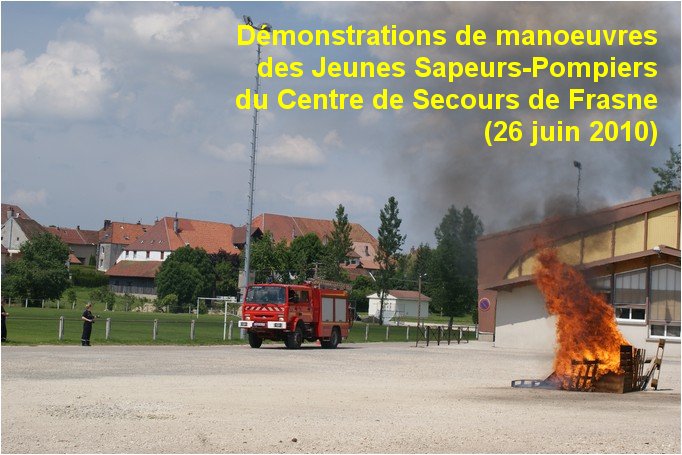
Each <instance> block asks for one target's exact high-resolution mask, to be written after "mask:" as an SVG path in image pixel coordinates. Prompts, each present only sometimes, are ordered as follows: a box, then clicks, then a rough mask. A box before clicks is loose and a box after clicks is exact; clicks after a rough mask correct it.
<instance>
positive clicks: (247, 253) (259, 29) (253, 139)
mask: <svg viewBox="0 0 682 455" xmlns="http://www.w3.org/2000/svg"><path fill="white" fill-rule="evenodd" d="M243 19H244V23H245V24H246V25H248V26H250V27H252V28H253V29H254V30H256V34H258V33H260V32H262V31H265V32H268V33H269V32H271V31H272V26H271V25H270V24H268V23H267V22H263V23H262V24H260V25H257V26H256V25H253V22H252V21H251V18H250V17H249V16H243ZM256 41H258V40H256ZM257 44H258V47H257V59H256V89H255V90H254V93H255V96H254V99H256V98H257V97H258V92H259V90H260V74H259V73H258V67H259V66H260V61H261V58H260V53H261V50H260V43H259V42H257ZM251 133H252V136H251V167H250V170H249V172H250V174H249V209H248V219H247V220H246V246H245V247H244V249H245V257H244V284H245V286H246V285H248V284H249V278H250V272H251V270H250V269H251V223H252V220H253V184H254V178H255V176H256V142H257V139H258V108H257V107H256V103H255V102H254V103H253V128H252V129H251ZM244 295H246V294H244Z"/></svg>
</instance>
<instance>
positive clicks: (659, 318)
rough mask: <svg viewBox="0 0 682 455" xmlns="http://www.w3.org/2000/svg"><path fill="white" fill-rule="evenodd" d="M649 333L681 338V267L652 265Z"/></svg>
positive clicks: (656, 335) (654, 335) (657, 335)
mask: <svg viewBox="0 0 682 455" xmlns="http://www.w3.org/2000/svg"><path fill="white" fill-rule="evenodd" d="M649 323H650V327H649V335H650V336H652V337H665V338H680V268H679V267H675V266H673V265H660V266H655V267H651V289H650V294H649Z"/></svg>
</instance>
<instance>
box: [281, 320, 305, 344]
mask: <svg viewBox="0 0 682 455" xmlns="http://www.w3.org/2000/svg"><path fill="white" fill-rule="evenodd" d="M284 344H285V345H286V346H287V348H289V349H298V348H300V347H301V344H303V331H302V330H301V326H300V325H299V326H296V330H294V331H293V332H289V333H287V338H286V340H285V343H284Z"/></svg>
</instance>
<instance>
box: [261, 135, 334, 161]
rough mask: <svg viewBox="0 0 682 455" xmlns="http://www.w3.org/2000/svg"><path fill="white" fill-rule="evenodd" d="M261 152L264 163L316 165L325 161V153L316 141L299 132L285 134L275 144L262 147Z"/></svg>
mask: <svg viewBox="0 0 682 455" xmlns="http://www.w3.org/2000/svg"><path fill="white" fill-rule="evenodd" d="M259 152H260V154H261V157H260V163H263V164H295V165H316V164H320V163H322V162H323V161H324V154H323V153H322V150H320V148H319V147H318V146H317V144H316V143H315V141H313V140H312V139H309V138H306V137H303V136H301V135H299V134H297V135H296V136H290V135H288V134H283V135H281V136H279V137H278V138H277V139H276V140H275V141H274V144H272V145H264V146H263V147H261V148H260V150H259Z"/></svg>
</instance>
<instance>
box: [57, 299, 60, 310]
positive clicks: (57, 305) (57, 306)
mask: <svg viewBox="0 0 682 455" xmlns="http://www.w3.org/2000/svg"><path fill="white" fill-rule="evenodd" d="M59 302H60V301H59V300H57V309H59Z"/></svg>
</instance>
